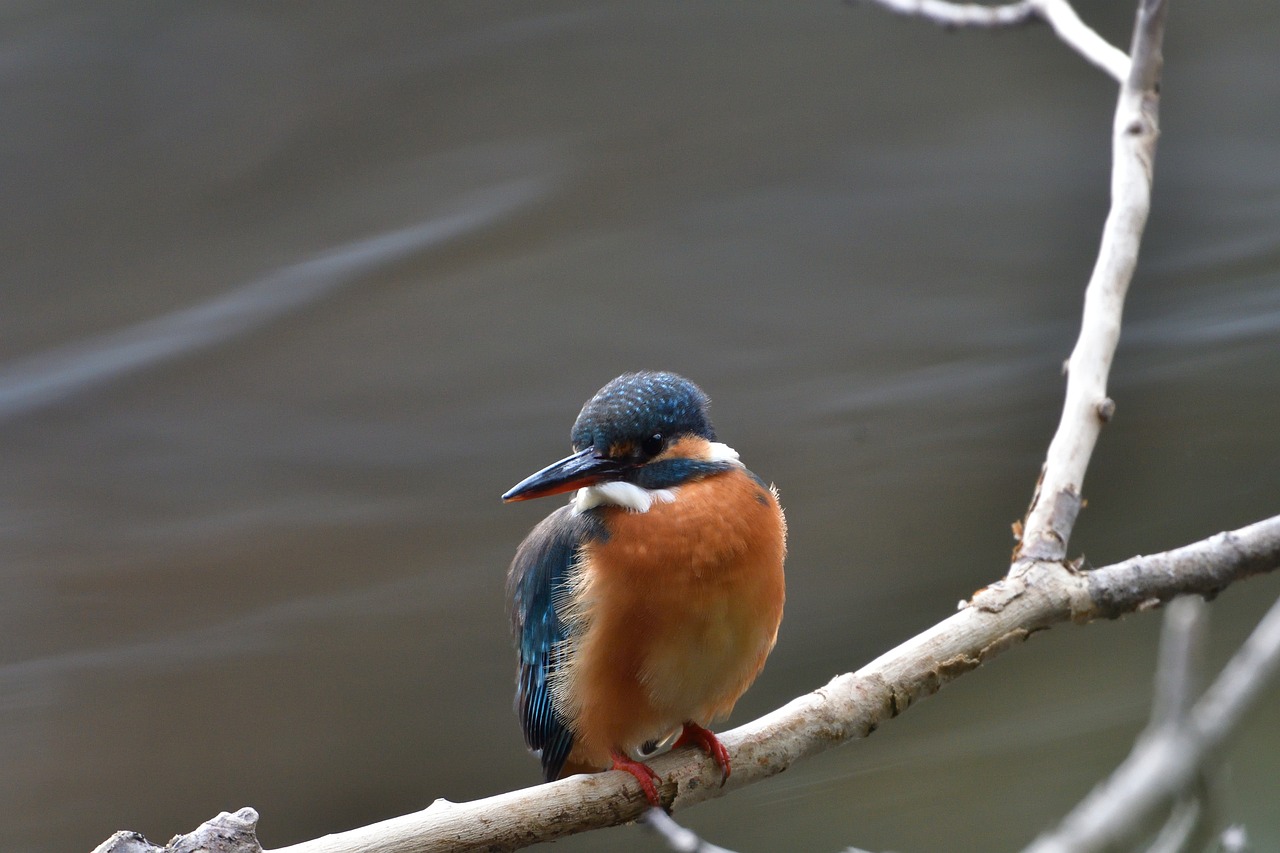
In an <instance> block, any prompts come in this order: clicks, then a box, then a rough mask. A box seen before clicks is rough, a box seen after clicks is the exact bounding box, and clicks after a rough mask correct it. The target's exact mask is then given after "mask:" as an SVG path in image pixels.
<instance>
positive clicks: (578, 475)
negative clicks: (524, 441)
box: [502, 447, 622, 503]
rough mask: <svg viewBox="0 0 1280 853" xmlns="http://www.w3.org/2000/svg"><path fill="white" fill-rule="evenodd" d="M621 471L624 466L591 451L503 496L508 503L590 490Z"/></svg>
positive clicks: (581, 452) (558, 464) (566, 460)
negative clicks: (588, 487) (576, 490)
mask: <svg viewBox="0 0 1280 853" xmlns="http://www.w3.org/2000/svg"><path fill="white" fill-rule="evenodd" d="M621 470H622V465H621V464H619V463H617V462H615V461H613V460H612V459H605V458H604V457H600V456H596V450H595V448H594V447H588V448H586V449H585V450H579V451H578V452H577V453H575V454H573V455H572V456H566V457H565V458H564V459H561V460H560V461H559V462H555V463H553V464H551V465H548V466H547V467H546V468H543V469H542V470H541V471H539V472H538V473H536V474H533V475H532V476H529V477H525V478H524V479H523V480H521V481H520V482H519V483H517V484H516V485H515V487H514V488H512V489H511V490H510V491H509V492H507V493H506V494H505V495H503V496H502V500H503V501H506V502H508V503H509V502H511V501H527V500H529V499H531V498H541V497H546V496H547V495H557V494H559V493H561V492H568V491H571V490H573V489H579V488H582V487H583V486H590V485H591V484H593V483H599V482H601V481H602V480H610V479H613V478H614V475H616V474H617V473H618V472H619V471H621Z"/></svg>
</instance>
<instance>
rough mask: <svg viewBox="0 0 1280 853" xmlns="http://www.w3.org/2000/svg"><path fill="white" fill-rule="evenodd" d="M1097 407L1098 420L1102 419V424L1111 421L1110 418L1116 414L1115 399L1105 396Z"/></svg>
mask: <svg viewBox="0 0 1280 853" xmlns="http://www.w3.org/2000/svg"><path fill="white" fill-rule="evenodd" d="M1097 409H1098V420H1100V421H1102V422H1103V423H1104V424H1107V423H1111V419H1112V418H1113V417H1115V414H1116V401H1115V400H1112V399H1111V398H1110V397H1105V398H1103V400H1102V402H1100V403H1098V406H1097Z"/></svg>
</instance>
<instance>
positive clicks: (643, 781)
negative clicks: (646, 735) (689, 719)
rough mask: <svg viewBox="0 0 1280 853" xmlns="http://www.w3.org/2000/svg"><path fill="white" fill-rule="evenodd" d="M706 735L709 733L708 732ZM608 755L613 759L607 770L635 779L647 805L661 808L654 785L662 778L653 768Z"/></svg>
mask: <svg viewBox="0 0 1280 853" xmlns="http://www.w3.org/2000/svg"><path fill="white" fill-rule="evenodd" d="M708 734H710V733H709V732H708ZM609 755H610V757H612V758H613V767H611V768H609V769H610V770H622V771H624V772H626V773H630V774H631V775H632V776H634V777H636V781H637V782H639V783H640V790H642V791H644V796H645V799H647V800H648V801H649V805H651V806H653V807H654V808H655V809H660V808H662V800H660V799H658V786H657V784H656V783H658V782H661V781H662V777H661V776H659V775H658V774H657V773H655V772H653V768H652V767H650V766H649V765H648V764H644V763H643V762H640V761H635V760H633V759H631V758H628V757H627V756H626V755H623V754H622V753H621V752H611V753H609Z"/></svg>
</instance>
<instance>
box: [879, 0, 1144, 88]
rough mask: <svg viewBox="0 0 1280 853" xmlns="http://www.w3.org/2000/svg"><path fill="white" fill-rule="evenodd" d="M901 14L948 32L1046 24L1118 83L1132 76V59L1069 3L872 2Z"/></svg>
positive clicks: (1028, 0) (1056, 0)
mask: <svg viewBox="0 0 1280 853" xmlns="http://www.w3.org/2000/svg"><path fill="white" fill-rule="evenodd" d="M870 2H874V3H875V4H876V5H878V6H882V7H884V8H885V9H888V10H889V11H891V12H896V13H898V14H899V15H910V16H912V17H917V18H924V19H926V20H928V21H932V22H933V23H935V24H938V25H939V26H943V27H946V28H948V29H1002V28H1005V27H1018V26H1023V25H1025V24H1030V23H1033V22H1034V21H1036V20H1040V21H1044V22H1045V23H1047V24H1048V25H1049V26H1050V27H1052V28H1053V31H1054V33H1055V34H1056V35H1057V36H1058V38H1059V39H1061V40H1062V41H1063V42H1064V43H1065V44H1066V45H1067V46H1068V47H1070V48H1072V49H1073V50H1074V51H1075V52H1076V53H1078V54H1080V55H1081V56H1083V57H1084V58H1085V59H1087V60H1088V61H1089V62H1091V63H1093V64H1094V65H1096V66H1097V67H1098V68H1101V69H1102V70H1103V71H1105V72H1106V73H1107V74H1110V75H1111V77H1112V79H1114V80H1115V81H1116V82H1117V83H1123V82H1124V81H1125V80H1126V79H1127V78H1128V76H1129V57H1128V56H1126V55H1125V52H1124V51H1123V50H1121V49H1120V48H1118V47H1116V46H1115V45H1113V44H1111V43H1110V42H1108V41H1107V40H1106V39H1104V38H1103V37H1102V36H1100V35H1098V33H1097V31H1096V30H1094V29H1093V28H1091V27H1090V26H1089V25H1088V24H1086V23H1085V22H1084V21H1082V20H1080V16H1079V15H1077V14H1076V10H1075V8H1074V7H1073V6H1072V5H1071V4H1070V3H1069V2H1067V0H1021V2H1018V3H1006V4H1003V5H999V6H985V5H981V4H978V3H952V2H949V0H870Z"/></svg>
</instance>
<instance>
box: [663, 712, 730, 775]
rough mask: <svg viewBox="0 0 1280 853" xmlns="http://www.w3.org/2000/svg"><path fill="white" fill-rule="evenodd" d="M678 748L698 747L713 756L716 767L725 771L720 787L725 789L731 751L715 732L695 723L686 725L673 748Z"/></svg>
mask: <svg viewBox="0 0 1280 853" xmlns="http://www.w3.org/2000/svg"><path fill="white" fill-rule="evenodd" d="M677 746H696V747H697V748H698V749H700V750H702V751H703V752H705V753H706V754H707V755H709V756H711V760H712V761H714V762H715V763H716V766H717V767H719V768H720V769H721V770H722V771H724V775H723V776H721V777H720V787H722V788H723V787H724V783H725V782H727V781H729V750H727V749H725V748H724V744H722V743H721V742H720V740H719V739H718V738H717V737H716V736H715V732H712V731H709V730H707V729H704V728H703V727H702V726H700V725H698V724H697V723H695V722H688V723H685V724H684V731H683V732H681V733H680V737H678V738H676V742H675V743H674V744H672V745H671V748H672V749H675V748H676V747H677Z"/></svg>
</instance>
